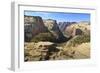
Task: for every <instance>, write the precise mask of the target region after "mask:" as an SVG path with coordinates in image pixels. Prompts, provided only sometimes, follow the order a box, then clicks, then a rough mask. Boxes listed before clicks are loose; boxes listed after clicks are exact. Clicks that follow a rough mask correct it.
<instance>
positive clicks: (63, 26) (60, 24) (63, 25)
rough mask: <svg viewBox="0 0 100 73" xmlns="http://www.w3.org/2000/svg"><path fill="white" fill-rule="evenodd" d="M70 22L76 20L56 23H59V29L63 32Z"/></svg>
mask: <svg viewBox="0 0 100 73" xmlns="http://www.w3.org/2000/svg"><path fill="white" fill-rule="evenodd" d="M71 24H76V22H59V23H58V25H59V28H60V30H61V31H62V32H63V31H64V30H65V29H66V27H68V26H69V25H71Z"/></svg>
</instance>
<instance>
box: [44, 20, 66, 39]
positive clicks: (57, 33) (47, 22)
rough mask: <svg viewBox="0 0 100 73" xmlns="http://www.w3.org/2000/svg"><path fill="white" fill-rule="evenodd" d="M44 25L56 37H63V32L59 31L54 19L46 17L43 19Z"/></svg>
mask: <svg viewBox="0 0 100 73" xmlns="http://www.w3.org/2000/svg"><path fill="white" fill-rule="evenodd" d="M44 25H45V26H46V27H47V28H48V30H49V31H50V32H51V33H52V34H53V35H54V36H55V37H56V38H57V39H61V40H62V38H64V35H63V33H62V32H61V30H60V29H59V26H58V24H57V22H56V20H52V19H47V20H44Z"/></svg>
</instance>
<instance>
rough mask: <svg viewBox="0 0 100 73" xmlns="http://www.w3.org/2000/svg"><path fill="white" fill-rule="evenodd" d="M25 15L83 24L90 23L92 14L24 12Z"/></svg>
mask: <svg viewBox="0 0 100 73" xmlns="http://www.w3.org/2000/svg"><path fill="white" fill-rule="evenodd" d="M24 15H28V16H41V17H42V19H54V20H57V22H62V21H65V22H81V21H90V14H87V13H63V12H38V11H37V12H36V11H24Z"/></svg>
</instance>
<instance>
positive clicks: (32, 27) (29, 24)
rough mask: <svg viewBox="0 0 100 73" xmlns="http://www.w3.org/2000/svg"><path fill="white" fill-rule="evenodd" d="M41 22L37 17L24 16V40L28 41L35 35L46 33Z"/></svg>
mask: <svg viewBox="0 0 100 73" xmlns="http://www.w3.org/2000/svg"><path fill="white" fill-rule="evenodd" d="M46 31H47V28H46V27H45V26H44V23H43V20H42V18H41V17H39V16H24V32H25V39H26V41H29V40H30V39H31V38H32V37H34V36H35V35H37V34H39V33H42V32H46Z"/></svg>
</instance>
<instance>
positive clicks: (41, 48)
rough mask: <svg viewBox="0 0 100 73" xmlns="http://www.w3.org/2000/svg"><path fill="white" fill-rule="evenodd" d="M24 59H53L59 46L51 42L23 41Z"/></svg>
mask: <svg viewBox="0 0 100 73" xmlns="http://www.w3.org/2000/svg"><path fill="white" fill-rule="evenodd" d="M24 50H25V52H24V54H25V58H24V60H25V61H44V60H50V59H55V58H56V57H57V53H59V52H60V49H59V48H56V45H55V44H54V43H52V42H38V43H33V42H32V43H25V49H24Z"/></svg>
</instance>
